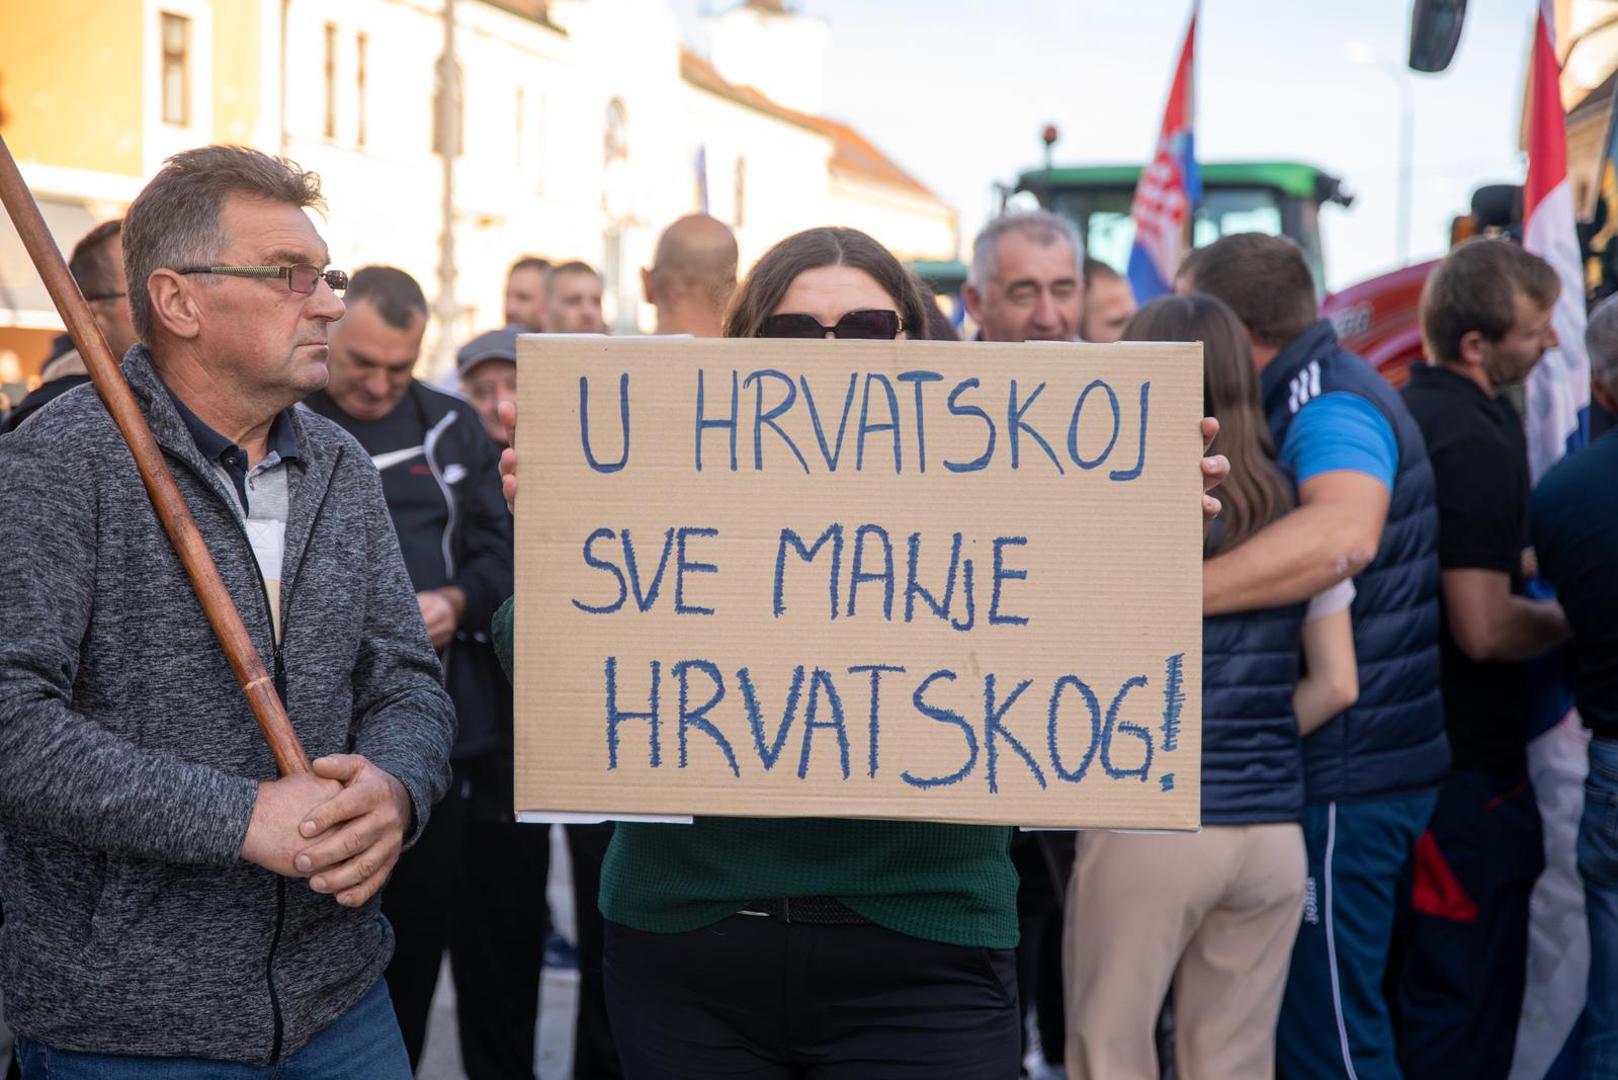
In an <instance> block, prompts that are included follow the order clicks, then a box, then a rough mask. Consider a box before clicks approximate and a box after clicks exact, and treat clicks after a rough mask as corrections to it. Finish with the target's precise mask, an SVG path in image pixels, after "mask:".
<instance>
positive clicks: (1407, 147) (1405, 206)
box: [1343, 41, 1416, 266]
mask: <svg viewBox="0 0 1618 1080" xmlns="http://www.w3.org/2000/svg"><path fill="white" fill-rule="evenodd" d="M1343 53H1344V55H1346V56H1347V57H1348V59H1349V60H1350V61H1352V62H1353V63H1356V64H1359V65H1361V66H1362V67H1371V68H1376V69H1377V70H1378V71H1381V72H1382V73H1383V74H1385V75H1387V76H1388V77H1389V78H1391V79H1392V80H1393V83H1394V86H1395V87H1397V88H1398V91H1399V218H1398V227H1397V233H1396V236H1397V246H1398V249H1399V264H1400V265H1401V266H1403V265H1405V264H1407V263H1409V262H1410V186H1411V178H1412V177H1411V172H1412V169H1411V163H1412V159H1413V158H1414V156H1415V137H1416V110H1415V101H1414V96H1413V94H1412V93H1411V89H1410V72H1408V71H1406V70H1405V68H1404V66H1403V65H1402V64H1396V63H1393V62H1392V61H1389V60H1384V59H1382V57H1380V56H1378V55H1377V52H1376V50H1375V49H1373V48H1371V46H1369V45H1367V44H1366V43H1365V42H1363V41H1350V42H1349V43H1348V44H1346V45H1344V46H1343Z"/></svg>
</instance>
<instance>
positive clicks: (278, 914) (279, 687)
mask: <svg viewBox="0 0 1618 1080" xmlns="http://www.w3.org/2000/svg"><path fill="white" fill-rule="evenodd" d="M170 456H171V457H173V458H174V460H176V461H178V462H180V464H182V465H184V466H185V467H186V468H187V469H188V470H189V471H190V472H191V475H193V476H196V477H197V479H199V480H201V481H202V483H203V486H204V487H209V483H208V480H207V478H205V477H202V476H199V475H198V474H197V470H196V469H194V468H192V466H191V463H190V462H189V461H186V460H185V459H184V458H183V457H180V456H178V455H175V454H171V455H170ZM216 494H217V493H216ZM230 520H231V521H232V522H234V523H235V525H236V531H237V533H238V534H239V535H240V536H241V538H242V541H243V542H244V543H245V544H246V545H247V557H248V558H249V559H252V560H253V578H254V580H255V581H257V582H258V595H259V600H260V601H262V603H263V605H264V620H265V622H266V624H267V625H268V626H269V628H270V653H271V664H272V667H271V678H272V679H273V680H274V682H275V693H276V696H277V697H279V698H280V699H281V703H282V705H283V707H284V706H285V704H286V695H287V687H286V663H285V660H284V659H283V657H282V655H281V642H280V640H279V639H278V638H277V636H276V633H275V611H274V608H272V607H271V606H270V590H269V587H268V586H267V585H265V584H264V568H263V567H262V566H260V565H259V563H258V555H257V554H256V553H254V551H253V540H252V537H250V536H248V535H247V527H246V526H245V525H243V524H242V521H241V519H240V518H238V517H237V516H236V514H235V511H234V509H232V511H231V514H230ZM286 914H287V883H286V878H284V877H281V876H280V875H279V874H277V875H276V877H275V922H274V924H273V925H272V926H271V929H270V948H269V952H268V953H267V954H266V955H265V957H264V984H265V986H266V988H267V989H268V990H269V994H270V1030H271V1034H270V1064H272V1065H274V1064H277V1063H279V1062H280V1060H281V1043H282V1041H283V1038H284V1035H285V1028H286V1021H285V1018H284V1017H282V1015H281V996H280V994H279V993H277V992H276V989H275V950H276V947H277V946H278V945H280V943H281V930H282V928H283V927H284V926H285V925H286Z"/></svg>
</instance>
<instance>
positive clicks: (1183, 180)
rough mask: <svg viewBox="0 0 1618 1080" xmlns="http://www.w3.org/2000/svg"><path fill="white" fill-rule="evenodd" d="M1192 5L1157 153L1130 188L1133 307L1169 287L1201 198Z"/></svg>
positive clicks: (1195, 20) (1165, 290)
mask: <svg viewBox="0 0 1618 1080" xmlns="http://www.w3.org/2000/svg"><path fill="white" fill-rule="evenodd" d="M1196 40H1197V6H1196V5H1195V4H1193V5H1192V7H1191V25H1190V26H1188V27H1187V28H1186V31H1185V45H1184V47H1183V48H1182V49H1181V50H1180V62H1179V64H1177V65H1176V66H1175V69H1174V83H1173V85H1172V86H1171V88H1170V89H1169V103H1168V106H1167V107H1166V108H1165V109H1164V110H1163V128H1162V131H1161V132H1160V133H1159V135H1158V138H1157V152H1156V153H1155V154H1154V155H1153V156H1152V161H1151V164H1149V165H1147V166H1146V168H1145V169H1144V170H1143V171H1142V172H1141V174H1140V180H1139V181H1137V182H1136V184H1135V199H1134V203H1133V205H1132V206H1131V207H1130V216H1131V217H1132V218H1134V221H1135V245H1134V247H1133V249H1132V250H1131V251H1130V253H1129V284H1130V286H1131V287H1132V288H1133V289H1134V290H1135V299H1136V300H1137V301H1138V302H1139V303H1142V304H1144V303H1146V301H1148V300H1150V299H1152V298H1153V297H1156V296H1161V295H1163V294H1164V293H1167V292H1172V291H1173V289H1174V272H1175V270H1176V269H1177V268H1178V267H1179V265H1180V257H1181V255H1183V254H1184V252H1185V246H1186V236H1187V232H1188V224H1189V222H1190V220H1191V214H1192V212H1193V211H1194V210H1195V209H1196V205H1197V203H1198V201H1200V200H1201V198H1202V176H1201V173H1200V172H1199V171H1198V169H1197V154H1196V139H1195V127H1196V125H1195V115H1196V109H1195V78H1194V75H1195V70H1194V62H1193V57H1194V53H1195V48H1196Z"/></svg>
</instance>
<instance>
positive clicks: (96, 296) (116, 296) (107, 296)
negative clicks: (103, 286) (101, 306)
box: [85, 292, 129, 304]
mask: <svg viewBox="0 0 1618 1080" xmlns="http://www.w3.org/2000/svg"><path fill="white" fill-rule="evenodd" d="M128 295H129V294H128V293H123V292H98V293H91V294H90V295H89V296H86V297H85V299H86V300H88V301H90V302H91V303H92V304H93V303H95V302H96V301H97V300H122V299H123V298H124V297H126V296H128Z"/></svg>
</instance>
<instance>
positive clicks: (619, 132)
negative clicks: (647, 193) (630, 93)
mask: <svg viewBox="0 0 1618 1080" xmlns="http://www.w3.org/2000/svg"><path fill="white" fill-rule="evenodd" d="M602 150H603V153H604V156H605V158H606V163H607V164H608V165H611V164H612V163H613V162H615V161H624V160H626V159H628V157H629V114H628V113H627V112H626V111H625V110H624V103H623V102H622V101H619V100H618V99H617V98H613V99H612V100H611V101H609V102H607V128H606V135H605V137H604V138H603V140H602Z"/></svg>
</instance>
